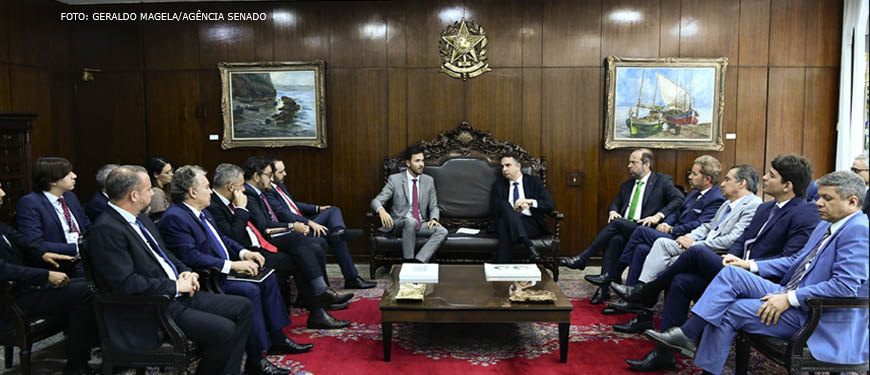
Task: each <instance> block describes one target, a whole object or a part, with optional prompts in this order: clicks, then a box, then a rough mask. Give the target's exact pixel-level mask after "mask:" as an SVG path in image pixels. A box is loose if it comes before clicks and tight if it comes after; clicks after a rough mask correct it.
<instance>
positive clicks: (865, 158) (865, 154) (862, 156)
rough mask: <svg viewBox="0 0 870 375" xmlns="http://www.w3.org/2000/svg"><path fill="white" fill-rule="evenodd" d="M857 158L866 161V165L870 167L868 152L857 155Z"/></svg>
mask: <svg viewBox="0 0 870 375" xmlns="http://www.w3.org/2000/svg"><path fill="white" fill-rule="evenodd" d="M855 160H861V161H863V162H864V167H865V168H866V167H870V164H868V163H867V153H866V152H865V153H863V154H861V155H858V156H856V157H855Z"/></svg>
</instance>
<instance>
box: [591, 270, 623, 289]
mask: <svg viewBox="0 0 870 375" xmlns="http://www.w3.org/2000/svg"><path fill="white" fill-rule="evenodd" d="M583 278H584V279H586V281H588V282H590V283H593V284H595V285H598V286H603V287H607V286H608V284H610V283H612V282H616V283H618V282H619V281H620V280H619V279H617V278H615V277H610V275H608V274H607V273H602V274H600V275H586V276H583Z"/></svg>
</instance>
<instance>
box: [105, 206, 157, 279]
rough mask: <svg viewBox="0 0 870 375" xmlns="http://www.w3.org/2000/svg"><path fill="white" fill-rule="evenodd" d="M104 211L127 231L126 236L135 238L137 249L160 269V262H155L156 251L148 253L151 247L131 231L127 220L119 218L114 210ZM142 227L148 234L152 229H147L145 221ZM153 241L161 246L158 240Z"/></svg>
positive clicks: (107, 209) (131, 228)
mask: <svg viewBox="0 0 870 375" xmlns="http://www.w3.org/2000/svg"><path fill="white" fill-rule="evenodd" d="M106 211H110V215H112V217H113V218H114V219H115V220H116V221H118V222H120V223H121V226H122V227H124V230H125V231H127V233H128V234H130V235H131V236H133V238H135V239H136V240H137V242H138V243H139V248H140V249H141V250H142V251H144V252H145V253H146V254H148V256H150V257H151V259H154V262H156V263H157V266H158V267H160V261H159V260H157V256H158V255H157V254H156V251H157V249H155V250H154V251H150V250H149V249H150V248H151V246H149V245H148V243H146V242H145V240H144V239H142V236H140V235H139V234H138V233H136V231H135V230H134V229H133V227H131V226H130V223H128V222H127V220H124V217H123V216H121V214H119V213H118V212H117V211H115V209H114V208H111V207H107V208H106ZM140 220H141V219H140ZM142 225H143V226H145V228H146V229H148V231H149V232H150V231H151V230H152V229H150V228H148V224H146V222H145V221H143V222H142ZM142 234H143V235H145V236H147V235H148V234H146V233H142ZM152 237H154V236H152ZM154 240H155V241H158V242H157V244H158V245H159V246H162V245H161V244H160V240H158V239H157V237H154Z"/></svg>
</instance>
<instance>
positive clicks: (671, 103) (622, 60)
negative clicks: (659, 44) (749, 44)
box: [604, 56, 728, 151]
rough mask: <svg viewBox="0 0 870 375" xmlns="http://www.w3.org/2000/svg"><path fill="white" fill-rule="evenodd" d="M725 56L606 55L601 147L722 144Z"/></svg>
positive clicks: (718, 146)
mask: <svg viewBox="0 0 870 375" xmlns="http://www.w3.org/2000/svg"><path fill="white" fill-rule="evenodd" d="M727 65H728V58H725V57H722V58H717V59H702V58H628V57H616V56H610V57H608V58H607V105H606V106H607V107H606V110H605V119H604V121H605V122H604V134H605V139H604V148H606V149H608V150H611V149H614V148H622V147H649V148H659V149H680V150H714V151H721V150H722V149H723V148H724V143H723V141H722V112H723V109H724V106H725V95H724V93H725V68H726V66H727Z"/></svg>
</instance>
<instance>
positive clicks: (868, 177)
mask: <svg viewBox="0 0 870 375" xmlns="http://www.w3.org/2000/svg"><path fill="white" fill-rule="evenodd" d="M852 172H855V173H856V174H858V175H859V176H861V178H862V179H864V190H865V191H866V194H867V196H866V198H865V199H864V207H863V208H862V209H861V211H864V213H865V214H868V215H870V190H867V186H868V185H870V164H868V163H867V153H866V152H865V153H863V154H861V155H858V157H856V158H855V161H853V162H852Z"/></svg>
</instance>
